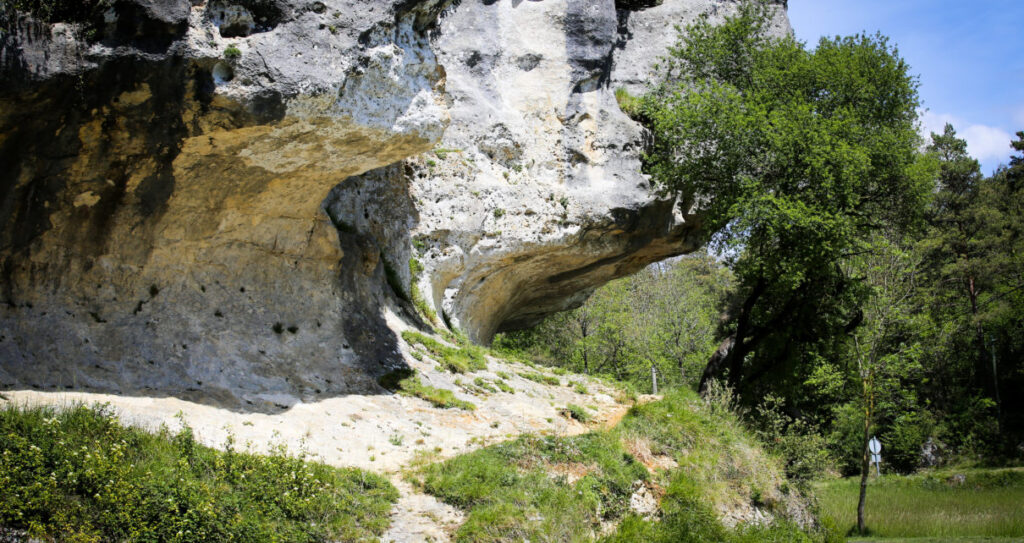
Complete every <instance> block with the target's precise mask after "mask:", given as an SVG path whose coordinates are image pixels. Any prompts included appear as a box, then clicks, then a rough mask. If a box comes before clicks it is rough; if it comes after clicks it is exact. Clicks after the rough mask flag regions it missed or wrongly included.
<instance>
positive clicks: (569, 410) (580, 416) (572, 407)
mask: <svg viewBox="0 0 1024 543" xmlns="http://www.w3.org/2000/svg"><path fill="white" fill-rule="evenodd" d="M564 412H565V414H566V415H567V416H568V417H569V418H572V419H576V420H578V421H580V422H590V419H592V418H593V417H591V416H590V413H588V412H587V409H586V408H584V407H581V406H578V405H576V404H574V403H571V404H569V405H567V406H565V411H564Z"/></svg>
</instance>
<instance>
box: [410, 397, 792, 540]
mask: <svg viewBox="0 0 1024 543" xmlns="http://www.w3.org/2000/svg"><path fill="white" fill-rule="evenodd" d="M631 453H632V454H631ZM638 456H639V457H641V458H640V459H639V460H638V458H637V457H638ZM641 460H642V461H643V462H644V463H645V464H647V465H648V466H649V467H650V468H653V469H651V470H649V469H648V467H644V464H641V463H640V461H641ZM658 466H661V468H659V467H658ZM781 473H782V472H781V469H780V468H779V466H778V464H777V462H776V461H775V460H774V459H771V458H768V457H767V456H765V455H764V454H763V453H761V451H760V449H758V448H757V447H756V446H755V445H754V444H753V439H752V438H750V437H749V436H748V435H747V434H746V433H745V432H744V431H743V430H742V429H741V427H740V426H739V424H738V423H737V422H736V420H735V418H734V417H732V415H730V414H728V413H724V412H716V411H715V410H713V409H709V408H708V407H706V406H704V404H703V403H702V402H701V401H700V400H699V399H698V398H697V397H696V395H695V394H693V393H692V392H678V393H673V394H670V395H669V396H667V397H666V398H665V399H663V400H661V401H658V402H653V403H649V404H645V405H642V406H637V407H634V408H633V409H632V410H631V411H630V413H629V414H628V415H627V416H626V417H625V418H624V419H623V421H622V422H621V423H620V424H619V425H618V426H617V427H616V428H615V429H613V430H610V431H596V432H591V433H589V434H585V435H582V436H576V437H533V436H522V437H520V438H518V439H516V440H514V441H511V442H508V443H504V444H500V445H494V446H491V447H487V448H485V449H481V450H478V451H474V452H472V453H468V454H465V455H462V456H459V457H456V458H452V459H449V460H447V461H444V462H440V463H436V464H430V465H426V466H423V467H421V468H419V469H418V470H416V471H415V473H414V474H413V477H414V478H415V479H416V482H418V483H419V484H420V485H422V486H423V488H424V489H425V490H426V491H427V492H428V493H431V494H433V495H435V496H438V497H439V498H440V499H442V500H443V501H445V502H447V503H450V504H453V505H456V506H458V507H461V508H463V509H465V510H467V512H468V518H467V521H466V523H465V524H464V525H463V526H462V527H461V528H460V529H459V532H458V533H457V539H458V540H459V541H520V540H523V539H528V540H531V541H538V540H540V541H588V540H592V539H594V538H597V537H600V535H601V533H602V532H607V530H605V529H607V528H611V531H612V532H615V530H614V525H615V524H616V523H618V524H619V527H618V531H617V532H615V533H612V534H610V535H608V540H610V541H666V542H667V541H673V542H685V541H747V540H749V541H772V540H778V541H801V540H807V539H808V537H807V535H806V534H804V533H802V532H800V531H799V530H797V529H795V528H794V527H793V526H792V525H790V524H787V523H786V522H784V521H782V522H779V523H777V526H776V527H775V528H773V529H757V528H748V529H740V530H727V529H726V528H725V527H723V526H722V524H721V523H720V522H719V518H718V517H719V514H718V513H720V512H721V511H722V510H730V509H735V510H742V509H744V508H746V510H750V509H751V506H752V505H756V506H758V507H759V508H761V509H762V510H765V511H770V512H773V513H775V514H776V515H777V516H779V517H785V514H784V513H783V511H785V510H786V509H787V507H788V506H791V505H793V503H794V501H798V500H799V498H798V497H797V496H796V492H795V491H793V490H791V489H789V488H788V487H787V485H786V484H785V480H784V478H783V477H782V475H781ZM636 481H643V482H646V483H636ZM639 484H646V485H647V486H648V488H651V489H652V492H654V493H657V494H661V493H664V497H663V498H662V500H661V511H660V514H661V517H660V518H661V520H660V521H650V520H644V519H642V518H639V517H637V516H634V515H633V514H632V513H631V512H630V509H629V500H630V496H631V495H632V494H633V492H634V491H635V490H636V489H637V487H638V485H639ZM716 510H717V511H716Z"/></svg>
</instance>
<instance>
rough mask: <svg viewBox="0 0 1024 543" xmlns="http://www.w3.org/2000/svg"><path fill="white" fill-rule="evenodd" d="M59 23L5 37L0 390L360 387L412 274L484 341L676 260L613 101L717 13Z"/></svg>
mask: <svg viewBox="0 0 1024 543" xmlns="http://www.w3.org/2000/svg"><path fill="white" fill-rule="evenodd" d="M83 6H84V7H82V8H81V9H79V10H77V11H74V10H72V11H71V12H68V13H63V14H57V15H58V17H57V18H58V19H62V22H56V23H54V24H46V23H42V22H39V21H34V20H33V19H31V18H29V17H25V16H21V17H8V18H7V20H5V21H4V24H5V26H6V27H8V28H9V30H10V31H9V32H5V33H4V37H3V38H2V40H3V41H2V42H0V47H2V52H0V68H2V71H0V75H2V78H3V81H4V85H3V86H2V88H0V176H2V177H0V223H2V231H0V287H2V302H3V306H2V308H0V385H2V386H3V387H8V388H12V387H26V386H32V387H38V388H43V389H54V388H57V389H61V388H75V389H83V390H101V391H113V392H118V393H124V394H171V395H176V396H180V397H185V398H190V399H196V400H201V401H210V402H216V403H222V404H225V405H231V406H237V407H239V408H243V409H273V408H274V406H275V405H277V406H287V405H291V404H293V403H295V402H296V401H299V400H305V401H310V400H314V399H316V398H317V397H321V396H325V395H338V394H347V393H353V392H365V391H368V390H373V389H374V385H373V382H374V379H375V377H376V376H378V375H380V374H381V373H383V372H385V371H387V370H388V369H389V368H392V367H394V366H396V365H400V364H401V363H402V358H401V353H400V352H399V351H398V348H397V339H396V336H395V333H394V332H393V331H392V329H391V328H390V327H389V326H388V322H389V321H388V319H386V316H387V315H388V314H393V315H394V316H395V317H396V318H398V319H405V320H406V321H408V322H416V321H417V317H416V315H415V312H414V311H413V310H412V309H411V305H410V304H408V303H406V302H404V301H402V299H401V298H402V296H404V297H406V298H410V297H412V292H413V290H414V289H413V288H412V283H413V282H414V279H415V283H416V288H415V290H416V291H417V292H418V293H419V295H420V296H421V297H422V299H423V301H424V303H423V304H420V305H421V306H422V305H425V306H428V307H430V308H433V309H434V310H435V311H436V312H437V314H438V315H441V317H442V318H443V319H445V320H446V321H447V322H448V323H449V324H450V325H451V326H453V327H458V328H460V329H462V330H464V331H466V332H467V333H469V334H470V336H471V337H473V338H474V339H477V340H479V341H484V342H486V341H489V340H490V338H491V337H492V335H493V334H494V333H495V332H497V331H500V330H502V329H509V328H515V327H520V326H525V325H529V324H531V323H533V322H536V320H538V319H539V318H542V317H543V316H544V315H546V314H549V313H551V312H553V311H558V310H561V309H564V308H566V307H570V306H572V305H573V304H576V303H579V302H580V301H582V300H583V299H584V298H585V297H586V296H587V295H588V294H589V292H591V291H592V290H593V289H594V288H596V287H597V286H599V285H600V284H602V283H604V282H605V281H607V280H609V279H612V278H614V277H618V276H621V275H623V274H626V273H630V272H632V271H634V270H636V269H639V268H640V267H642V266H643V265H645V264H647V263H649V262H652V261H655V260H658V259H661V258H665V257H667V256H671V255H674V254H679V253H682V252H685V251H688V250H692V249H693V248H694V247H695V244H696V241H697V235H696V233H697V229H698V228H699V222H698V221H697V220H696V219H695V218H693V217H688V216H686V215H684V214H683V213H682V212H681V211H680V210H678V209H676V206H674V205H673V203H672V202H670V201H664V200H659V199H657V198H656V197H654V196H653V195H652V193H651V191H650V187H649V183H648V180H647V179H646V178H645V177H644V176H643V175H642V174H641V173H640V162H639V155H640V152H641V149H642V145H643V137H644V134H643V131H642V130H641V128H640V127H639V126H638V125H637V124H636V123H634V122H633V121H631V120H630V119H628V118H627V117H626V116H625V115H624V114H623V113H622V112H621V111H620V110H619V108H618V106H617V104H616V102H615V98H614V90H615V89H616V88H618V87H620V86H625V87H630V88H632V89H633V90H634V92H636V91H637V90H638V86H639V85H640V82H641V81H642V79H643V78H642V76H640V75H638V74H642V73H646V72H647V71H649V67H650V65H651V64H653V62H654V61H655V60H656V59H655V57H656V54H657V53H655V52H652V51H651V49H655V48H657V49H660V50H663V45H661V44H667V43H670V42H671V41H672V40H673V39H674V30H672V25H671V23H679V24H685V23H686V22H687V19H688V18H692V17H694V16H696V15H697V14H699V13H701V12H704V11H709V12H712V13H713V14H715V13H716V15H715V16H718V17H720V16H722V15H724V13H726V12H727V11H728V10H729V9H733V8H734V7H735V4H734V3H733V2H726V1H721V2H696V1H686V0H676V1H672V0H666V2H664V3H663V4H660V5H656V6H653V7H647V6H639V7H637V6H630V7H631V8H632V9H639V11H635V10H624V9H623V10H616V3H615V2H613V1H612V0H607V1H599V2H591V1H583V0H563V1H556V0H548V1H543V2H534V1H530V2H523V1H521V0H499V1H484V2H476V1H473V2H470V1H463V2H461V3H455V4H451V5H450V4H449V3H448V2H445V1H440V0H432V1H430V0H425V1H419V2H417V1H410V0H402V1H391V2H387V1H382V2H356V1H352V0H334V1H323V2H320V1H311V2H306V1H302V0H292V1H286V0H259V1H257V0H238V1H234V2H232V1H224V0H211V1H208V2H195V1H192V2H189V1H186V0H121V1H119V2H116V3H115V4H114V7H113V8H110V9H106V10H105V11H104V10H100V9H98V8H97V9H93V7H92V4H91V3H90V2H84V3H83ZM620 7H623V6H620ZM779 21H780V25H785V17H784V14H782V13H780V18H779ZM640 42H642V43H644V44H645V45H644V46H642V47H638V46H634V45H633V44H635V43H640ZM648 44H657V45H648ZM659 53H660V51H659ZM412 259H415V261H416V262H417V263H418V264H419V266H417V267H416V269H417V271H419V273H418V274H417V275H416V277H413V275H412V274H411V273H410V268H409V263H410V260H412ZM420 268H422V270H421V271H420ZM396 292H397V293H398V294H400V295H396ZM391 322H396V321H394V320H392V321H391Z"/></svg>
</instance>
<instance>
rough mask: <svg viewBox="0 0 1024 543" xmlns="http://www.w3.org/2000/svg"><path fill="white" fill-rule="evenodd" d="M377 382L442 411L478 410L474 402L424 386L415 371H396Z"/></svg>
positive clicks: (447, 391) (446, 390)
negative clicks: (452, 409)
mask: <svg viewBox="0 0 1024 543" xmlns="http://www.w3.org/2000/svg"><path fill="white" fill-rule="evenodd" d="M377 382H378V383H380V386H382V387H384V388H386V389H388V390H391V391H393V392H397V393H398V394H405V395H406V396H414V397H416V398H420V399H423V400H426V401H428V402H430V403H431V404H433V405H434V406H435V407H440V408H442V409H449V408H457V409H463V410H465V411H473V410H474V409H476V405H474V404H473V403H472V402H467V401H465V400H460V399H458V398H456V397H455V394H454V393H453V392H452V391H450V390H448V389H445V388H436V387H432V386H430V385H426V384H423V382H422V381H420V378H419V376H418V375H416V372H415V371H413V370H408V369H402V370H395V371H392V372H390V373H388V374H385V375H384V376H383V377H381V378H380V379H378V380H377Z"/></svg>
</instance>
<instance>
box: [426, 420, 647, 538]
mask: <svg viewBox="0 0 1024 543" xmlns="http://www.w3.org/2000/svg"><path fill="white" fill-rule="evenodd" d="M559 468H562V469H559ZM566 473H573V474H575V475H577V476H579V477H580V478H579V479H577V480H575V481H574V482H572V483H570V482H569V481H568V478H567V477H566V476H565V474H566ZM417 477H418V478H420V482H421V484H422V485H423V487H424V489H425V490H426V491H427V492H429V493H431V494H433V495H435V496H437V497H439V498H440V499H442V500H443V501H445V502H447V503H449V504H452V505H455V506H457V507H460V508H463V509H466V510H468V512H469V514H468V516H467V518H466V522H465V523H464V524H463V525H462V526H461V527H460V528H459V530H458V532H457V534H456V540H457V541H473V542H488V541H522V540H524V539H527V540H530V541H591V540H593V536H594V533H595V530H597V529H598V528H599V527H600V523H601V521H602V520H608V519H618V518H621V517H622V516H623V515H624V514H625V513H626V511H627V510H628V507H629V503H628V502H629V496H630V495H631V493H632V490H631V487H632V484H633V481H636V480H644V479H646V478H647V472H646V470H645V469H644V467H643V466H642V465H640V464H638V463H637V462H636V461H635V460H634V459H633V458H632V457H631V456H629V455H628V454H626V453H625V452H624V451H623V449H622V446H621V444H619V442H618V440H617V439H615V438H614V437H613V436H611V435H610V434H608V433H591V434H586V435H582V436H575V437H561V438H559V437H535V436H522V437H519V438H518V439H516V440H514V441H510V442H507V443H503V444H500V445H494V446H491V447H487V448H485V449H480V450H477V451H474V452H471V453H468V454H464V455H461V456H458V457H456V458H453V459H450V460H447V461H444V462H441V463H437V464H432V465H428V466H426V467H424V468H422V471H420V472H419V473H418V474H417Z"/></svg>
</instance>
